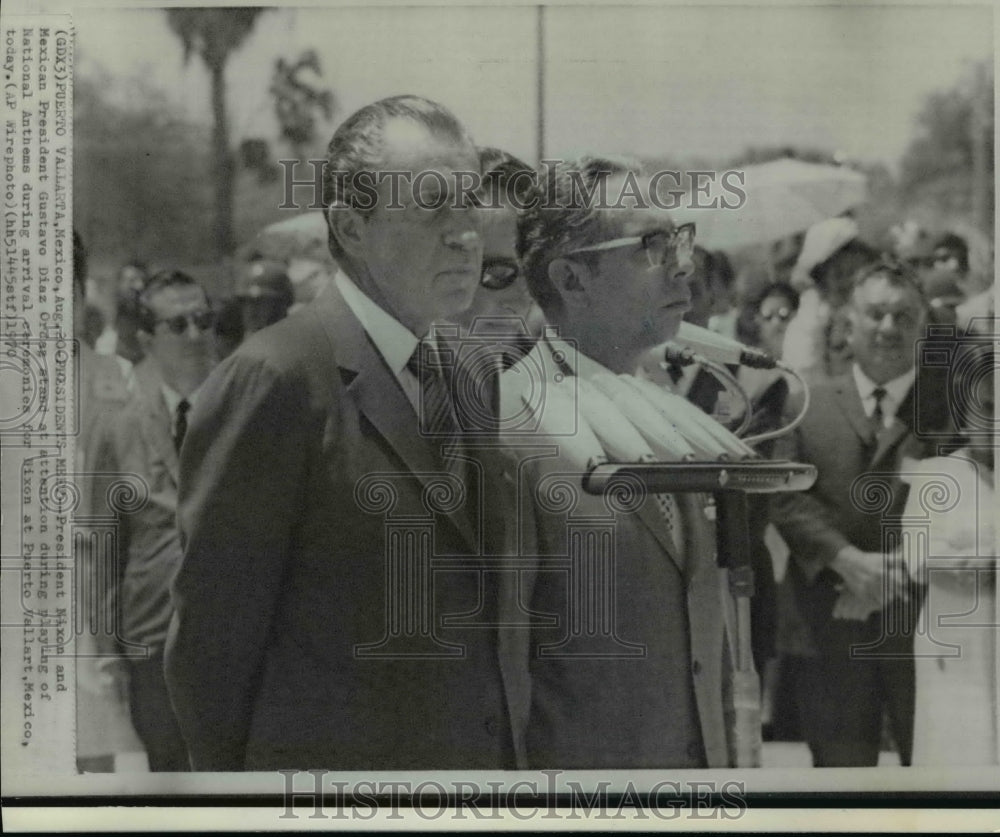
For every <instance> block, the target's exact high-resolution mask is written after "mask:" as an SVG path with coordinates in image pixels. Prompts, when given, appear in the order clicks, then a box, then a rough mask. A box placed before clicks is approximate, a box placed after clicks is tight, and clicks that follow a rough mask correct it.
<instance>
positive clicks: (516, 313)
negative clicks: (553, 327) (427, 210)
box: [456, 147, 544, 336]
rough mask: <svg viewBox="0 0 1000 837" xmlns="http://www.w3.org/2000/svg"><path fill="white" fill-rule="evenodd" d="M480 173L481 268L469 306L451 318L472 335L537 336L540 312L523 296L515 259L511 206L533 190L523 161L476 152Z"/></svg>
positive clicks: (523, 285)
mask: <svg viewBox="0 0 1000 837" xmlns="http://www.w3.org/2000/svg"><path fill="white" fill-rule="evenodd" d="M479 165H480V170H481V171H482V175H483V181H482V190H481V191H482V198H481V200H482V209H481V210H480V211H481V213H482V216H483V233H482V235H483V267H482V274H481V278H480V282H479V286H478V287H477V288H476V295H475V297H473V300H472V305H470V306H469V308H468V309H467V310H466V311H464V312H463V313H461V314H459V315H458V317H456V319H457V321H458V323H459V325H461V326H463V327H464V328H465V329H468V330H471V329H472V328H473V325H474V324H477V328H476V333H478V334H482V333H484V329H489V330H491V331H497V330H500V331H504V332H510V331H514V332H516V333H522V334H525V335H533V336H537V335H538V334H540V333H541V328H542V326H543V325H544V317H542V314H541V309H539V308H538V306H537V305H536V304H535V302H534V300H533V299H532V298H531V294H530V293H529V292H528V284H527V282H526V281H525V278H524V274H523V273H522V271H521V267H520V264H519V262H518V258H517V207H518V206H524V205H525V204H526V203H527V202H528V201H529V200H530V198H531V195H532V193H533V191H534V182H535V181H534V172H533V171H532V169H531V167H530V166H528V164H527V163H524V162H523V161H521V160H519V159H517V157H514V156H513V155H512V154H508V153H507V152H506V151H502V150H501V149H499V148H491V147H484V148H480V149H479Z"/></svg>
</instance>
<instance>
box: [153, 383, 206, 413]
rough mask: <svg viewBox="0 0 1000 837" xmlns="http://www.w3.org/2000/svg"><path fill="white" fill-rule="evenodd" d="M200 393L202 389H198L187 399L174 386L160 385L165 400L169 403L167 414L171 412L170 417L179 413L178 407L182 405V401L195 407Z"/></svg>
mask: <svg viewBox="0 0 1000 837" xmlns="http://www.w3.org/2000/svg"><path fill="white" fill-rule="evenodd" d="M200 391H201V387H198V389H196V390H195V391H194V392H192V393H191V394H190V395H188V396H187V397H185V396H183V395H181V394H180V393H179V392H178V391H177V390H175V389H174V388H173V387H172V386H169V385H167V384H165V383H161V384H160V392H161V393H163V400H164V401H165V402H166V403H167V412H169V413H170V415H174V414H175V413H176V412H177V405H178V404H180V403H181V401H187V403H188V404H190V405H191V406H192V407H193V406H194V402H195V401H197V400H198V393H199V392H200Z"/></svg>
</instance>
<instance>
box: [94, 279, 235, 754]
mask: <svg viewBox="0 0 1000 837" xmlns="http://www.w3.org/2000/svg"><path fill="white" fill-rule="evenodd" d="M138 303H139V304H138V308H137V310H138V312H139V315H140V318H139V323H138V325H139V329H138V332H137V336H138V339H139V341H140V343H141V345H142V348H143V351H144V354H145V355H146V360H145V361H144V364H145V365H149V366H150V367H152V369H151V373H152V374H148V375H140V376H138V378H137V386H136V397H135V398H134V399H132V400H131V401H130V402H129V404H128V405H127V407H126V409H125V410H123V411H122V412H120V413H119V414H118V415H117V416H116V417H115V421H114V423H113V427H112V430H111V444H110V446H109V449H108V457H107V459H106V460H105V461H103V462H101V463H100V465H101V467H102V469H104V470H107V471H110V472H126V473H131V474H136V475H138V476H139V477H141V478H142V479H143V480H145V482H146V483H147V484H148V485H149V495H150V499H149V502H147V503H146V504H145V505H143V506H142V507H141V508H139V509H137V510H136V511H134V512H133V513H131V514H124V515H122V517H121V522H120V524H119V530H118V545H119V555H120V560H121V561H122V564H123V566H122V567H121V568H120V570H119V573H120V576H119V580H118V588H117V596H116V600H117V607H118V612H119V614H120V619H121V625H122V631H121V637H122V640H123V641H124V642H126V643H128V644H129V645H132V646H136V647H145V649H146V651H147V656H145V657H144V658H138V657H136V658H130V660H129V705H130V709H131V714H132V719H133V723H134V724H135V729H136V731H137V732H138V733H139V737H140V738H141V739H142V742H143V744H144V746H145V749H146V753H147V755H148V758H149V769H150V770H151V771H154V772H158V771H183V770H188V769H189V765H188V755H187V748H186V745H185V743H184V739H183V738H182V736H181V733H180V729H179V727H178V725H177V722H176V720H175V718H174V714H173V710H172V708H171V704H170V698H169V696H168V694H167V687H166V682H165V680H164V675H163V648H164V643H165V642H166V635H167V627H168V625H169V624H170V618H171V616H172V615H173V606H172V604H171V600H170V585H171V583H172V581H173V578H174V575H175V573H176V571H177V567H178V566H179V564H180V560H181V554H182V553H181V546H180V536H179V534H178V530H177V526H176V523H175V516H176V512H177V486H178V457H179V453H180V450H181V445H182V444H183V441H184V436H185V434H186V432H187V422H188V415H189V412H190V410H191V409H192V408H193V407H194V406H195V405H196V404H197V401H198V397H199V392H200V389H201V385H202V383H203V382H204V380H205V378H206V377H208V373H209V372H211V370H212V369H213V368H214V366H215V364H216V352H215V335H214V327H215V314H214V313H213V311H212V308H211V305H210V304H209V299H208V295H207V293H206V292H205V290H204V288H203V287H202V286H201V285H199V284H198V283H197V282H196V281H195V280H194V279H193V278H191V277H190V276H188V275H187V274H185V273H182V272H181V271H176V270H164V271H160V272H158V273H156V274H154V275H153V276H152V277H150V279H149V281H148V282H147V283H146V288H145V290H144V291H143V292H142V294H141V296H140V297H139V299H138Z"/></svg>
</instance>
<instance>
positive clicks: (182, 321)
mask: <svg viewBox="0 0 1000 837" xmlns="http://www.w3.org/2000/svg"><path fill="white" fill-rule="evenodd" d="M156 323H157V325H158V324H160V323H166V326H167V328H168V329H170V331H171V332H172V333H173V334H183V333H184V332H186V331H187V330H188V325H189V324H190V323H194V327H195V328H196V329H198V331H208V329H210V328H211V327H212V326H214V325H215V312H214V311H195V312H194V313H193V314H178V315H177V316H176V317H164V318H163V319H162V320H157V321H156Z"/></svg>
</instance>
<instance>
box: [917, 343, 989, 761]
mask: <svg viewBox="0 0 1000 837" xmlns="http://www.w3.org/2000/svg"><path fill="white" fill-rule="evenodd" d="M970 344H971V345H970ZM992 348H993V347H992V346H991V345H990V343H989V342H986V341H976V340H974V339H973V340H972V341H965V345H962V344H960V345H959V346H958V347H956V349H957V352H958V353H960V354H959V355H958V356H956V360H955V362H954V363H953V364H952V369H953V370H954V374H955V380H953V381H952V384H953V387H952V392H953V393H954V394H955V395H956V396H957V397H956V399H955V400H956V405H957V406H958V407H959V408H960V411H961V413H962V416H961V417H960V421H961V425H962V426H961V429H962V430H963V431H964V437H965V444H964V445H963V447H961V448H960V449H959V450H957V451H955V452H953V453H951V454H949V455H948V456H939V457H934V458H931V459H925V460H922V461H921V462H919V463H917V464H916V465H915V466H914V467H913V468H912V469H911V471H910V474H908V475H907V476H905V477H904V479H906V481H907V482H909V483H910V492H909V495H908V497H907V505H906V511H905V512H904V519H905V520H906V521H907V526H906V527H904V531H903V540H902V545H903V547H904V550H905V552H904V554H905V555H906V558H907V563H908V566H909V567H910V571H911V574H912V575H914V576H915V577H916V578H918V579H919V580H921V581H922V582H924V583H925V584H926V585H927V595H926V597H925V599H924V606H923V612H922V614H921V621H920V623H919V624H918V628H917V634H916V636H915V638H914V649H913V650H914V655H915V660H916V709H915V716H914V738H913V764H915V765H918V764H919V765H955V766H958V765H995V764H998V763H1000V751H998V740H997V625H998V624H1000V620H998V616H1000V614H998V611H997V595H996V589H997V588H996V574H997V555H998V552H997V541H996V535H997V532H996V528H995V523H994V520H995V517H996V508H997V506H996V494H995V491H994V468H995V463H994V456H993V454H994V445H995V434H994V432H993V431H994V428H995V412H994V380H993V378H994V374H995V372H996V357H995V355H994V354H993V351H992Z"/></svg>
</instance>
